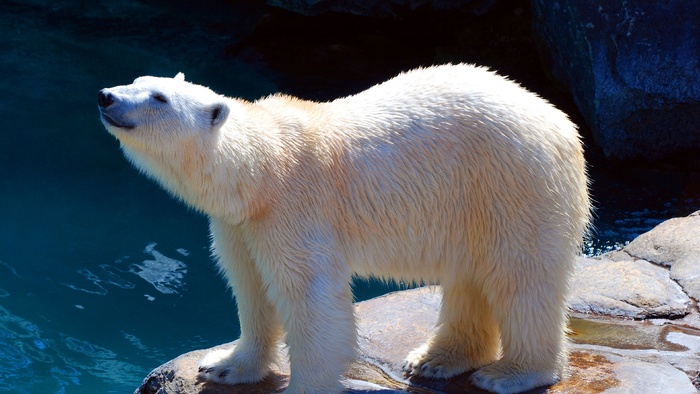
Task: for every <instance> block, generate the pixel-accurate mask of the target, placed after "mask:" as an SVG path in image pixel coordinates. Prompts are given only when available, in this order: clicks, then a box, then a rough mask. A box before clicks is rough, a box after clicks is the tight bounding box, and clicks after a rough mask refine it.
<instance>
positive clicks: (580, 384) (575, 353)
mask: <svg viewBox="0 0 700 394" xmlns="http://www.w3.org/2000/svg"><path fill="white" fill-rule="evenodd" d="M440 300H441V292H440V289H439V287H431V288H420V289H415V290H407V291H401V292H396V293H392V294H388V295H386V296H383V297H379V298H375V299H372V300H369V301H365V302H361V303H358V304H356V315H357V316H358V319H359V324H358V326H359V343H360V354H361V355H360V357H358V360H357V362H355V363H354V364H353V365H352V366H351V368H350V370H349V371H348V373H347V374H346V380H345V382H344V383H345V385H346V387H347V388H348V390H347V393H355V394H359V393H367V394H369V393H377V394H379V393H381V394H398V393H408V392H414V393H415V392H421V393H426V394H430V393H434V394H441V393H442V394H446V393H483V391H481V390H479V389H476V388H475V387H473V386H472V385H471V384H470V383H469V376H470V373H465V374H462V375H459V376H456V377H454V378H452V379H449V380H439V381H438V380H426V379H414V380H411V381H408V380H406V379H405V378H404V377H403V375H402V372H401V366H402V364H403V359H404V357H405V356H406V354H407V353H408V351H409V350H411V349H413V348H414V347H415V346H417V345H418V344H420V343H422V342H423V341H425V340H426V339H427V338H428V337H429V335H430V332H431V330H432V326H433V324H434V323H435V321H436V319H437V315H438V310H439V306H440ZM584 323H585V324H584ZM638 325H639V324H638V323H636V324H634V325H633V324H632V322H630V321H613V320H611V321H606V322H604V323H601V322H596V321H588V320H581V319H575V321H573V322H572V327H573V330H574V332H576V335H574V336H573V337H572V340H573V341H574V342H576V343H575V344H573V345H572V349H571V350H572V351H571V356H570V359H569V365H568V367H567V376H566V377H565V378H564V379H563V380H562V381H561V382H559V383H558V384H556V385H554V386H552V387H550V388H549V389H548V392H549V393H552V394H554V393H598V392H602V391H605V390H611V391H609V392H613V393H614V392H638V393H657V392H673V393H694V392H696V391H695V388H694V387H693V385H692V383H691V380H690V378H689V377H688V375H686V374H685V373H683V372H682V371H680V370H678V369H677V368H674V366H672V365H671V364H670V363H669V362H668V361H666V359H667V358H671V354H673V355H674V356H675V357H676V359H677V364H674V365H677V366H683V365H686V366H687V365H692V362H690V361H687V359H688V358H693V359H697V350H698V349H696V348H693V349H690V348H688V347H685V346H681V347H679V348H678V349H676V348H672V347H669V346H668V345H667V341H666V337H667V336H668V335H669V333H671V332H673V333H676V334H678V333H679V332H681V331H680V329H679V330H675V331H671V330H670V329H668V327H667V326H660V325H659V326H647V327H644V328H643V329H639V328H638V327H637V326H638ZM610 327H614V328H615V329H611V328H610ZM684 329H685V330H686V331H687V332H686V333H681V334H679V335H680V337H675V338H674V339H675V340H676V341H678V342H682V343H693V339H696V338H695V336H698V335H700V331H698V330H694V329H690V328H684ZM601 333H602V335H603V337H604V338H605V339H603V340H601V339H600V338H601V336H600V335H601ZM610 333H616V336H615V335H614V336H613V337H612V338H611V337H610V335H609V334H610ZM618 336H619V338H617V337H618ZM630 338H632V339H633V340H634V341H633V344H634V346H630V345H629V344H630V343H631V342H629V340H630ZM639 338H642V339H643V340H640V339H639ZM597 343H602V344H604V345H599V344H597ZM608 345H609V346H622V347H624V348H622V349H616V348H613V347H609V346H608ZM222 346H223V347H230V346H235V342H233V343H230V344H226V345H222ZM699 347H700V345H699ZM628 348H632V349H628ZM280 352H281V354H280V357H281V359H282V360H286V354H285V353H284V348H283V347H280ZM205 353H206V350H198V351H195V352H191V353H187V354H185V355H182V356H180V357H178V358H177V359H175V360H172V361H170V362H168V363H166V364H164V365H162V366H160V367H158V368H156V369H155V370H154V371H153V372H151V373H150V374H149V375H148V376H147V377H146V379H145V380H144V382H143V384H142V385H141V387H139V388H138V389H137V390H136V393H137V394H138V393H161V394H163V393H213V394H216V393H272V392H280V391H281V390H283V389H284V387H285V386H286V384H287V381H288V373H289V369H288V364H287V363H286V361H285V362H281V363H280V365H279V366H275V369H274V373H273V374H272V375H271V376H270V377H269V378H267V379H266V380H265V381H264V382H261V383H258V384H254V385H241V386H223V385H216V384H211V383H203V382H200V381H197V379H196V374H197V363H198V361H199V359H200V358H201V357H202V356H203V355H204V354H205ZM687 372H688V373H697V370H693V371H687ZM533 392H543V390H534V391H533ZM606 392H608V391H606Z"/></svg>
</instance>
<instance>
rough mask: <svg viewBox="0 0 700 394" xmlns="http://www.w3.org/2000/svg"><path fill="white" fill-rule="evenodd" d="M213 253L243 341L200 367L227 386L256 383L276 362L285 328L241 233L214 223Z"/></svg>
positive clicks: (210, 355) (208, 377)
mask: <svg viewBox="0 0 700 394" xmlns="http://www.w3.org/2000/svg"><path fill="white" fill-rule="evenodd" d="M210 228H211V234H212V249H213V250H214V254H215V255H216V256H217V259H218V264H219V268H220V269H221V271H222V273H223V274H224V275H225V276H226V278H227V279H228V282H229V285H230V286H231V288H232V290H233V293H234V295H235V297H236V302H237V304H238V318H239V320H240V324H241V337H240V339H239V340H238V344H237V346H236V347H235V348H232V349H222V350H215V351H212V352H210V353H208V354H207V355H206V356H204V358H203V359H202V360H201V361H200V363H199V376H200V377H201V378H202V379H204V380H208V381H213V382H217V383H224V384H237V383H254V382H258V381H260V380H262V379H263V378H264V377H265V376H266V375H267V374H268V373H269V372H270V364H272V363H274V362H275V361H276V357H277V343H278V342H279V339H280V337H281V332H282V330H281V325H280V323H279V318H278V316H277V313H276V310H275V308H274V306H273V305H272V304H271V303H270V301H269V300H268V298H267V293H266V291H265V287H264V284H263V281H262V277H261V276H260V273H259V272H258V270H257V268H256V266H255V263H254V262H253V259H252V257H251V254H250V252H249V250H248V248H247V247H246V245H245V243H244V241H243V237H242V234H241V233H240V229H239V228H238V227H237V226H230V225H228V224H226V223H224V222H222V221H219V220H216V219H212V220H211V224H210Z"/></svg>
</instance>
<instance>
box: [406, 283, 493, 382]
mask: <svg viewBox="0 0 700 394" xmlns="http://www.w3.org/2000/svg"><path fill="white" fill-rule="evenodd" d="M442 289H443V295H442V306H441V308H440V316H439V318H438V322H437V324H436V331H435V333H434V334H433V336H432V337H431V338H430V339H429V340H428V342H426V343H425V344H424V345H422V346H420V347H418V348H416V349H415V350H413V351H411V352H410V353H409V355H408V357H407V358H406V364H405V365H404V371H405V372H406V373H408V374H409V375H412V376H422V377H426V378H436V379H446V378H450V377H452V376H456V375H459V374H461V373H463V372H466V371H469V370H472V369H475V368H478V367H480V366H482V365H485V364H488V363H490V362H493V361H494V360H495V359H496V357H497V356H498V352H499V340H498V326H497V324H496V321H495V320H494V318H493V316H492V314H491V310H490V308H489V306H488V304H487V302H486V299H485V298H484V297H483V296H482V295H481V293H480V292H479V290H478V289H477V288H474V287H471V286H468V285H465V284H464V283H460V284H443V285H442Z"/></svg>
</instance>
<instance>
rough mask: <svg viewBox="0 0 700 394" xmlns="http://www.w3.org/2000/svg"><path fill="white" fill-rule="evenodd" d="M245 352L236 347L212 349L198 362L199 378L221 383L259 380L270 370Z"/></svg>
mask: <svg viewBox="0 0 700 394" xmlns="http://www.w3.org/2000/svg"><path fill="white" fill-rule="evenodd" d="M246 353H247V352H245V351H244V350H243V349H238V348H233V349H217V350H212V351H211V352H209V353H207V355H205V356H204V357H203V358H202V361H200V362H199V375H198V376H199V378H200V379H202V380H206V381H210V382H215V383H223V384H238V383H255V382H259V381H261V380H262V379H263V378H264V377H265V376H266V375H267V374H268V373H269V372H270V367H269V364H267V363H262V362H261V361H260V360H259V359H256V357H249V356H250V355H249V354H246Z"/></svg>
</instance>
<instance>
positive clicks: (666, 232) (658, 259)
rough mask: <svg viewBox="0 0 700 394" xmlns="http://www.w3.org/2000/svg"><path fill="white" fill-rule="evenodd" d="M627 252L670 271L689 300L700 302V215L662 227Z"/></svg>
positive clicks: (692, 215)
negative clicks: (690, 298)
mask: <svg viewBox="0 0 700 394" xmlns="http://www.w3.org/2000/svg"><path fill="white" fill-rule="evenodd" d="M624 251H625V252H626V253H627V254H629V255H630V256H632V257H634V258H637V259H644V260H646V261H650V262H652V263H655V264H658V265H661V266H665V267H668V268H669V269H670V278H671V279H673V280H675V281H677V282H678V283H679V284H680V285H681V286H682V287H683V290H685V292H686V293H687V294H688V295H689V296H690V297H692V298H694V299H695V300H700V211H697V212H695V213H693V214H691V215H690V216H688V217H684V218H673V219H669V220H667V221H665V222H663V223H661V224H659V225H658V226H656V227H654V228H653V229H652V230H651V231H649V232H646V233H644V234H642V235H640V236H639V237H637V238H635V239H634V240H633V241H632V242H630V244H629V245H627V246H625V248H624Z"/></svg>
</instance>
